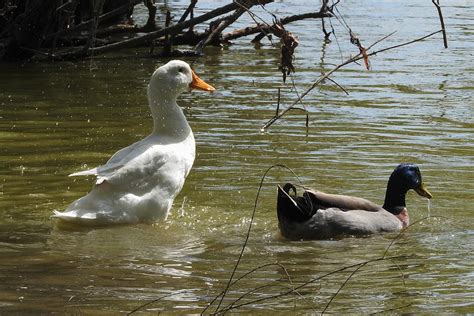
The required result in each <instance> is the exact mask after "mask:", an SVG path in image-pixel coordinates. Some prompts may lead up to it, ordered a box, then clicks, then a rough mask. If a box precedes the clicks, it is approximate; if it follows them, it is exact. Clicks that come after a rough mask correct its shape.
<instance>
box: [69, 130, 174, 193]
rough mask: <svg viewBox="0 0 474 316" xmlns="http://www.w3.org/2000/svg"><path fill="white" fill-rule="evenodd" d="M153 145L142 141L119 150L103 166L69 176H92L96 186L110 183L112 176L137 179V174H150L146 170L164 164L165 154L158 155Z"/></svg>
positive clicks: (158, 152)
mask: <svg viewBox="0 0 474 316" xmlns="http://www.w3.org/2000/svg"><path fill="white" fill-rule="evenodd" d="M155 145H156V144H154V143H153V142H149V141H146V139H144V140H142V141H139V142H136V143H134V144H132V145H130V146H128V147H125V148H123V149H121V150H119V151H118V152H116V153H115V154H114V155H113V156H112V157H111V158H110V159H109V161H108V162H107V163H106V164H105V165H102V166H99V167H96V168H92V169H89V170H84V171H79V172H75V173H73V174H70V175H69V176H70V177H73V176H87V175H94V176H97V177H98V179H97V184H100V183H102V182H103V181H104V180H107V181H111V180H112V179H113V178H114V175H115V176H116V175H120V178H123V177H126V175H127V174H128V175H132V176H134V177H139V174H143V173H144V172H145V173H146V172H150V170H148V171H147V170H146V169H154V170H156V169H159V167H160V166H161V165H162V164H164V163H165V161H166V157H165V156H166V155H165V153H162V154H160V150H158V147H159V146H155Z"/></svg>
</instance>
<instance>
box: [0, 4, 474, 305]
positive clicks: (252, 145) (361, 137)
mask: <svg viewBox="0 0 474 316" xmlns="http://www.w3.org/2000/svg"><path fill="white" fill-rule="evenodd" d="M183 2H184V3H183V4H180V3H176V4H175V3H173V7H172V9H173V10H178V9H179V10H182V9H183V8H184V7H185V5H186V2H185V1H183ZM297 3H302V2H297ZM442 4H443V5H444V6H445V7H444V15H445V19H446V24H447V27H448V36H449V45H450V47H449V49H443V47H442V39H441V36H436V37H434V38H431V39H429V40H427V41H424V42H421V43H418V44H415V45H412V46H408V47H404V48H400V49H397V50H393V51H390V52H386V53H382V54H379V55H377V56H375V57H373V58H371V64H372V68H373V70H372V71H370V72H368V71H366V70H364V69H363V67H362V66H359V65H351V66H348V67H346V68H344V69H342V70H341V71H339V72H337V73H336V74H335V75H334V76H333V79H334V80H336V81H337V82H338V83H339V84H341V85H342V86H344V88H345V89H346V90H347V91H348V92H349V95H348V96H347V95H345V94H344V93H343V92H342V91H340V89H339V88H337V87H336V86H334V85H333V84H332V83H330V82H327V83H326V84H324V85H322V86H321V87H319V89H316V90H315V91H314V92H313V93H311V94H310V95H309V96H307V97H306V98H305V99H304V105H305V107H306V108H307V109H308V111H309V112H310V124H309V128H308V129H306V127H305V119H304V115H302V113H301V112H294V113H292V114H291V115H288V116H287V117H286V118H285V119H283V120H281V121H278V122H277V123H276V124H275V125H273V126H272V127H271V128H270V129H269V131H268V132H266V133H261V132H260V127H261V126H262V125H263V123H265V122H266V120H268V119H269V118H270V117H271V116H272V115H273V113H274V110H275V105H276V100H277V87H279V86H281V84H282V82H281V76H280V74H279V72H278V69H277V65H278V58H279V53H278V49H276V48H274V47H272V46H271V45H269V43H268V41H263V43H264V45H263V46H262V47H260V48H256V47H254V46H253V45H251V44H250V43H249V40H250V39H251V38H246V39H242V40H238V41H236V42H235V45H233V46H231V47H229V48H225V49H219V48H208V49H206V56H205V57H203V58H200V59H196V60H189V59H188V61H190V62H193V63H194V68H195V69H196V71H197V73H198V74H200V76H201V77H202V78H203V79H205V80H206V81H207V82H209V83H211V84H212V85H214V86H215V87H216V88H217V89H218V91H217V92H216V93H215V94H214V95H208V94H202V93H198V92H194V93H192V94H186V95H183V97H182V99H181V101H180V103H181V105H183V107H190V108H189V109H187V110H186V113H187V117H188V120H189V121H190V124H191V126H192V128H193V130H194V134H195V137H196V141H197V158H196V162H195V165H194V168H193V170H192V172H191V174H190V176H189V177H188V179H187V181H186V184H185V186H184V189H183V191H182V192H181V194H180V195H179V197H178V198H177V200H176V201H175V204H174V207H173V213H172V214H171V216H170V217H169V219H168V220H167V221H166V222H161V223H158V224H157V225H154V226H149V225H134V226H122V227H110V228H102V229H86V230H72V231H70V230H61V229H58V228H57V227H56V226H55V222H54V221H53V220H52V219H51V218H50V215H51V213H52V211H53V210H63V209H64V208H65V207H66V206H67V205H68V204H69V203H70V202H72V201H73V200H74V199H76V198H78V197H80V196H82V195H84V194H85V193H86V192H87V191H88V190H89V189H90V187H91V186H92V184H93V179H91V178H69V177H67V175H68V174H70V173H72V172H74V171H77V170H81V169H85V168H87V167H93V166H97V165H100V164H103V163H104V162H105V161H106V160H107V159H108V157H110V155H111V154H113V153H114V152H115V151H116V150H118V149H120V148H122V147H125V146H126V145H128V144H130V143H132V142H134V141H136V140H138V139H140V138H142V137H144V136H146V135H147V134H148V133H149V131H150V128H151V120H150V117H149V113H148V108H147V106H146V98H145V88H146V84H147V81H148V79H149V77H150V74H151V73H152V71H153V70H154V69H155V67H156V66H157V65H160V64H162V63H163V62H165V61H164V60H155V59H150V58H146V57H145V56H146V51H147V50H146V49H143V50H141V51H140V53H139V55H138V56H135V57H133V58H122V57H117V56H123V55H108V56H99V57H96V58H94V59H93V60H91V61H81V62H74V63H73V62H61V63H59V62H57V63H32V64H25V65H21V64H2V65H0V70H1V72H0V104H1V105H0V106H1V107H0V143H1V147H0V214H1V218H0V313H1V314H3V312H5V314H8V313H13V312H18V313H27V312H31V313H40V312H43V313H52V312H60V313H64V312H68V313H89V314H92V313H93V314H97V313H102V314H109V313H117V312H130V311H132V310H133V309H135V308H137V307H139V306H140V305H142V304H145V303H149V302H151V301H153V300H156V299H158V298H160V297H162V296H165V297H163V298H162V299H160V300H158V301H157V302H155V303H153V304H149V305H147V306H146V307H144V308H143V309H142V310H143V311H148V312H151V313H157V312H158V311H168V312H170V311H174V312H182V313H184V312H187V313H199V312H201V311H203V309H204V308H205V307H206V305H207V304H208V303H209V302H210V301H211V300H212V299H213V298H214V297H215V296H216V295H217V294H218V293H220V291H222V290H223V289H224V287H225V285H226V284H227V281H228V278H229V276H230V273H231V271H232V269H233V266H234V264H235V261H236V259H237V257H238V254H239V252H240V250H241V247H242V244H243V242H244V238H245V234H246V232H247V229H248V224H249V222H250V216H251V213H252V209H253V205H254V202H255V197H256V194H257V189H258V185H259V182H260V180H261V176H262V175H263V173H264V172H265V171H266V169H267V168H269V167H270V166H272V165H274V164H285V165H287V166H288V167H291V168H292V169H293V170H294V171H295V172H296V173H297V174H298V175H299V176H300V177H301V179H302V181H303V182H304V184H306V185H308V186H313V187H316V188H318V189H322V190H326V191H329V192H334V193H345V194H354V195H359V196H363V197H366V198H369V199H372V200H374V201H376V202H382V200H383V195H384V192H385V185H386V181H387V179H388V176H389V175H390V173H391V171H392V170H393V168H394V167H395V166H396V165H397V164H398V163H400V162H414V163H417V164H418V165H419V166H420V169H421V171H422V174H423V178H424V181H425V182H426V184H427V186H428V188H429V190H430V191H431V193H432V194H433V196H434V198H433V201H432V204H431V210H429V208H428V207H427V203H426V200H424V199H423V198H420V197H419V196H417V195H416V194H415V193H413V192H412V193H410V194H409V195H408V199H407V200H408V206H409V209H410V216H411V221H412V222H415V221H420V220H421V221H420V222H418V224H416V225H414V226H413V227H411V228H410V229H409V230H407V231H406V232H405V233H404V234H403V235H402V236H400V237H399V238H398V239H397V240H396V242H395V243H394V244H393V245H392V246H391V247H390V249H389V250H388V252H387V256H400V255H407V256H409V257H408V258H401V259H397V260H393V261H381V262H375V263H370V264H368V265H366V266H364V267H362V268H361V269H360V270H359V271H358V272H357V273H355V274H354V276H353V277H352V279H351V280H350V281H349V282H348V283H347V284H346V285H345V287H344V288H343V289H342V290H341V291H340V293H339V294H338V295H337V297H336V298H335V299H334V301H333V302H332V303H331V304H330V305H329V307H328V308H327V312H333V313H375V312H387V311H390V310H393V311H395V312H397V313H402V312H403V313H426V314H431V313H438V312H441V313H469V312H471V313H472V312H474V305H473V302H474V285H473V284H474V269H473V268H474V264H473V262H474V257H473V253H474V246H473V245H474V230H473V216H472V205H473V201H474V200H473V192H474V184H473V183H474V169H473V164H474V146H473V139H474V119H473V116H474V102H473V100H474V92H473V91H474V90H473V86H474V79H473V78H474V62H473V60H474V37H473V35H474V8H473V6H472V4H471V3H470V1H442ZM214 6H215V4H214V3H213V2H202V3H201V2H199V4H198V8H199V11H198V12H196V14H199V13H200V12H203V11H206V10H208V9H209V8H212V7H214ZM268 9H269V10H272V11H273V12H277V13H278V15H280V16H284V15H288V14H291V13H294V12H307V11H310V10H311V8H308V7H306V6H305V5H302V4H298V5H292V6H290V5H289V4H287V3H286V2H285V3H276V4H272V5H269V6H268ZM340 11H341V13H343V14H344V17H345V20H346V21H347V23H348V24H349V25H350V26H351V27H352V28H353V31H354V32H356V33H357V34H359V36H360V38H361V40H362V42H363V44H365V45H366V46H369V45H370V43H373V42H375V41H376V40H378V39H380V38H381V37H383V36H385V35H387V34H389V33H391V32H392V31H397V33H396V34H395V35H393V36H392V37H390V38H389V39H387V40H386V41H384V42H383V43H381V44H379V45H378V46H377V47H380V48H382V47H387V46H389V45H394V44H397V43H401V42H404V41H407V40H411V39H414V38H417V37H420V36H422V35H425V34H427V33H429V32H431V31H433V30H436V29H438V28H439V20H438V17H437V13H436V10H435V9H434V7H433V6H432V4H431V2H430V1H415V2H410V3H408V2H406V1H398V2H395V1H364V2H363V3H361V2H359V1H344V3H343V4H342V5H341V6H340ZM176 12H177V11H176ZM256 12H258V13H259V14H261V16H262V17H265V18H267V19H268V20H269V21H270V18H269V16H268V15H266V14H265V13H264V12H262V11H261V10H256ZM177 16H179V13H177ZM244 21H246V22H248V23H250V19H249V17H248V16H246V17H244ZM244 24H245V23H242V24H241V26H242V25H244ZM333 25H334V27H335V29H336V34H337V39H338V43H336V41H333V42H331V43H330V44H323V43H322V40H321V39H322V37H323V35H322V32H321V28H320V21H310V20H308V21H301V22H297V23H294V24H292V25H291V26H288V29H290V30H291V31H293V32H294V33H295V34H297V35H298V36H299V39H300V45H299V47H298V48H297V51H296V60H295V65H296V69H297V73H296V74H295V76H294V78H293V79H294V82H295V85H296V87H297V89H298V91H299V92H300V93H301V92H302V91H304V89H306V87H308V85H309V84H310V83H311V82H312V81H314V80H315V79H316V78H317V77H318V76H319V75H320V74H321V72H323V71H328V70H330V69H331V68H332V67H333V65H334V64H338V63H340V62H341V53H340V51H342V54H343V56H344V58H347V57H349V55H351V54H352V55H355V54H356V53H357V48H356V47H355V46H351V45H350V44H349V43H348V36H347V32H346V31H345V30H344V28H343V27H342V26H341V25H340V24H339V23H338V22H337V21H336V20H333ZM339 47H340V49H339ZM288 81H289V82H291V78H290V79H289V80H288ZM290 86H291V85H288V86H287V88H284V89H283V90H282V103H283V104H282V106H285V105H286V104H288V103H290V102H292V101H293V100H295V98H296V95H295V93H294V91H290V90H291V89H290ZM191 106H192V107H191ZM285 181H295V178H294V177H293V176H292V175H291V174H290V173H289V172H288V171H286V170H282V169H280V170H279V169H273V170H272V171H270V172H269V175H268V177H267V178H266V180H265V182H264V185H263V188H262V192H261V195H260V199H259V201H258V205H257V209H256V216H255V220H254V226H253V228H252V232H251V235H250V238H249V241H248V245H247V248H246V251H245V254H244V257H243V259H242V262H241V264H240V266H239V268H238V270H237V273H236V277H240V276H241V275H243V273H245V272H247V271H249V270H251V269H253V268H256V267H259V266H262V265H265V264H271V263H280V264H281V265H282V266H283V267H285V268H286V270H287V272H288V274H289V275H290V276H291V279H292V283H291V282H289V281H288V276H287V274H286V272H285V270H284V269H283V268H282V267H278V266H275V265H273V266H267V267H263V268H262V269H259V270H258V271H256V272H255V273H253V274H252V275H250V276H248V277H246V278H245V279H244V280H242V281H240V282H239V283H237V284H235V285H234V286H232V287H231V289H230V290H229V293H228V294H227V296H226V299H225V300H224V302H223V303H222V305H221V307H224V306H228V305H229V304H231V303H232V302H234V301H236V300H238V299H239V298H240V297H241V296H242V295H244V294H246V293H247V294H246V295H245V296H244V297H243V298H241V299H240V300H238V301H237V302H235V303H234V305H239V304H241V303H248V302H251V301H253V300H257V299H263V298H266V297H269V296H272V295H276V294H278V293H283V292H287V291H288V290H289V289H291V288H292V287H296V286H299V285H301V284H302V283H304V282H308V281H310V280H312V279H316V278H318V277H321V276H323V275H324V274H325V273H328V272H331V271H334V270H337V269H341V268H343V267H346V266H350V265H353V264H357V263H361V262H364V261H366V260H371V259H377V258H380V257H381V256H382V255H383V254H384V252H385V251H386V249H387V247H388V246H389V245H390V243H391V242H392V240H393V239H394V238H395V237H396V235H394V234H388V235H381V236H380V235H378V236H373V237H369V238H345V239H341V240H332V241H305V242H289V241H287V240H285V239H283V238H282V237H281V236H280V234H279V232H278V227H277V218H276V211H275V197H276V196H275V195H276V184H277V183H282V182H285ZM430 215H431V217H430V218H429V219H424V218H426V217H429V216H430ZM422 219H424V220H422ZM352 271H354V269H353V268H352V269H349V270H347V271H342V272H339V273H335V274H332V275H330V276H327V277H325V278H323V279H321V280H320V281H317V282H314V283H312V284H310V285H308V286H305V287H302V288H301V289H299V291H298V293H299V295H296V294H289V295H286V296H282V297H279V298H276V299H268V300H262V301H258V302H254V303H253V304H250V305H245V306H241V307H239V308H238V309H236V310H237V311H271V310H274V311H285V312H321V311H323V309H324V308H325V306H326V305H327V303H328V302H329V300H330V298H331V296H333V295H334V294H335V293H336V292H337V291H338V289H339V288H340V287H341V285H342V284H343V282H344V281H345V280H346V279H347V278H348V277H349V275H350V273H351V272H352ZM265 285H267V286H265ZM262 286H265V287H262ZM255 288H258V289H257V290H255V291H253V289H255ZM216 306H217V305H214V306H213V307H211V308H210V309H209V310H208V311H209V312H213V311H215V308H216Z"/></svg>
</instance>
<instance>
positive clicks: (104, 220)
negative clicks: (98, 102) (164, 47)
mask: <svg viewBox="0 0 474 316" xmlns="http://www.w3.org/2000/svg"><path fill="white" fill-rule="evenodd" d="M191 89H199V90H204V91H209V92H213V91H214V90H215V89H214V88H213V87H212V86H210V85H209V84H207V83H205V82H204V81H203V80H201V79H200V78H199V77H198V76H197V75H196V74H195V73H194V71H193V70H192V69H191V67H190V66H189V65H188V64H187V63H186V62H184V61H180V60H173V61H170V62H168V63H167V64H166V65H164V66H161V67H159V68H158V69H157V70H156V71H155V72H154V73H153V75H152V76H151V79H150V83H149V84H148V90H147V94H148V103H149V107H150V110H151V114H152V117H153V131H152V133H151V134H150V135H149V136H147V137H145V138H144V139H142V140H140V141H138V142H136V143H134V144H132V145H130V146H128V147H125V148H123V149H121V150H119V151H118V152H116V153H115V154H114V155H113V156H112V157H111V158H110V159H109V161H107V163H106V164H105V165H103V166H100V167H97V168H93V169H90V170H86V171H80V172H76V173H73V174H71V175H70V176H89V175H92V176H96V177H97V180H96V182H95V186H94V187H93V188H92V191H91V192H90V193H88V194H87V195H86V196H84V197H81V198H80V199H78V200H76V201H75V202H73V203H72V204H71V205H69V207H68V208H67V209H66V210H65V211H64V212H62V213H61V212H57V211H55V212H54V215H53V216H54V217H56V218H59V219H60V220H63V221H67V222H74V223H79V224H92V225H102V224H125V223H138V222H155V221H157V220H160V219H166V217H167V216H168V213H169V211H170V209H171V206H172V204H173V200H174V199H175V197H176V196H177V195H178V193H179V192H180V191H181V188H182V187H183V185H184V180H185V178H186V176H187V175H188V174H189V171H190V170H191V167H192V165H193V162H194V158H195V141H194V135H193V132H192V130H191V127H190V126H189V124H188V121H187V120H186V117H185V115H184V113H183V111H182V110H181V108H180V107H179V106H178V105H177V104H176V99H177V97H178V96H179V95H180V94H181V93H183V92H185V91H188V90H191Z"/></svg>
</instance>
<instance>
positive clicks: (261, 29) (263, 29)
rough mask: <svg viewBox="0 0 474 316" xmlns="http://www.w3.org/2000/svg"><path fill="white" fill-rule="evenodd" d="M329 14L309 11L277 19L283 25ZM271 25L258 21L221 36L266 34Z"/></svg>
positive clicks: (225, 38) (329, 15)
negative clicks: (253, 24) (255, 23)
mask: <svg viewBox="0 0 474 316" xmlns="http://www.w3.org/2000/svg"><path fill="white" fill-rule="evenodd" d="M331 16H332V15H331V14H330V13H326V12H309V13H302V14H295V15H291V16H287V17H284V18H281V19H279V20H280V23H281V24H283V25H285V24H288V23H292V22H295V21H300V20H304V19H321V18H323V17H331ZM271 27H272V25H270V24H267V25H262V24H261V23H258V24H257V25H255V26H250V27H246V28H243V29H238V30H235V31H232V32H230V33H227V34H224V35H223V36H222V39H223V40H226V41H230V40H234V39H237V38H240V37H243V36H248V35H252V34H257V33H264V34H268V33H271V30H270V29H271Z"/></svg>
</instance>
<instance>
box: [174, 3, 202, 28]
mask: <svg viewBox="0 0 474 316" xmlns="http://www.w3.org/2000/svg"><path fill="white" fill-rule="evenodd" d="M197 2H198V0H191V2H190V3H189V6H188V8H187V9H186V11H184V13H183V15H182V16H181V18H180V19H179V21H178V23H181V22H184V21H185V20H186V18H187V17H188V15H189V14H190V13H192V11H193V10H194V7H195V6H196V4H197Z"/></svg>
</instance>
